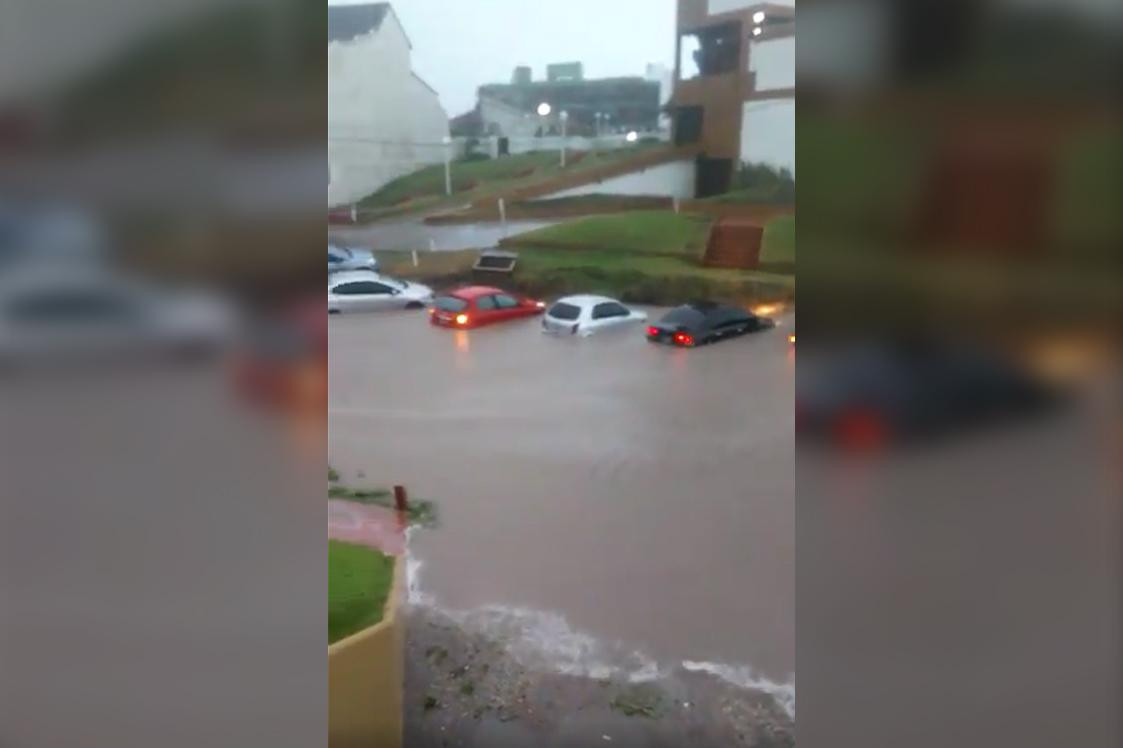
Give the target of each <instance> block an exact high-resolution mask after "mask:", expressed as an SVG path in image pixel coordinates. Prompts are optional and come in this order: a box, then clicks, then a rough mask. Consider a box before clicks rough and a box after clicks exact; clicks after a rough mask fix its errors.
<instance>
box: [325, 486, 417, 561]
mask: <svg viewBox="0 0 1123 748" xmlns="http://www.w3.org/2000/svg"><path fill="white" fill-rule="evenodd" d="M407 525H408V520H406V519H404V518H399V517H398V513H397V512H395V511H393V510H392V509H386V508H384V507H380V506H368V505H365V504H357V503H355V502H353V501H344V500H340V499H328V537H329V538H330V539H332V540H342V541H344V542H345V543H354V544H355V545H365V546H367V547H368V548H374V549H376V550H379V551H382V552H383V553H385V554H386V555H388V556H402V555H404V554H405V550H406V538H405V528H406V526H407Z"/></svg>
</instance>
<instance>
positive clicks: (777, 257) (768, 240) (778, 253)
mask: <svg viewBox="0 0 1123 748" xmlns="http://www.w3.org/2000/svg"><path fill="white" fill-rule="evenodd" d="M760 262H761V265H763V266H765V267H769V266H777V267H780V266H790V268H789V272H792V273H794V272H795V216H782V217H780V218H774V219H772V220H771V221H769V222H768V225H766V226H765V227H764V239H763V241H762V243H761V247H760Z"/></svg>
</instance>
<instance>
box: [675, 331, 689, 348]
mask: <svg viewBox="0 0 1123 748" xmlns="http://www.w3.org/2000/svg"><path fill="white" fill-rule="evenodd" d="M674 340H675V342H676V343H678V344H679V345H694V336H693V335H688V334H687V333H685V332H676V333H675V338H674Z"/></svg>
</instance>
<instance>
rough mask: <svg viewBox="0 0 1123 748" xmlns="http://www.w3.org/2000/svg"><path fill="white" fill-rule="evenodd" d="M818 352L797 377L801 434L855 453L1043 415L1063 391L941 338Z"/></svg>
mask: <svg viewBox="0 0 1123 748" xmlns="http://www.w3.org/2000/svg"><path fill="white" fill-rule="evenodd" d="M815 353H816V352H814V351H810V352H808V353H807V355H805V356H804V360H803V361H801V365H800V367H799V368H798V370H797V373H796V433H797V436H798V437H799V438H800V440H801V441H803V440H813V441H819V442H826V443H831V444H834V445H836V446H840V447H843V448H850V449H860V450H866V449H870V448H876V447H882V446H888V445H889V444H892V443H896V444H901V443H904V442H916V441H919V440H922V439H927V438H930V437H936V436H943V435H950V434H954V433H961V432H965V431H969V430H972V429H973V428H975V427H979V426H982V425H983V424H984V423H988V422H994V421H1003V420H1010V419H1013V418H1016V417H1018V416H1026V415H1032V414H1035V413H1040V412H1042V411H1043V410H1045V409H1047V408H1048V407H1049V406H1051V405H1054V404H1056V403H1058V402H1059V399H1058V395H1059V393H1057V392H1055V391H1054V390H1053V389H1052V388H1051V387H1049V386H1048V385H1046V384H1045V383H1043V382H1041V381H1039V380H1038V379H1037V378H1036V377H1035V376H1034V375H1033V374H1032V373H1030V372H1029V371H1028V370H1026V369H1024V368H1023V367H1021V366H1019V365H1018V364H1017V363H1016V362H1014V361H1012V360H1008V359H1006V358H1004V357H1003V356H1001V355H999V354H997V353H993V352H990V351H987V350H985V349H980V348H975V347H971V346H967V345H963V344H952V343H945V342H941V341H933V340H919V341H878V342H872V341H870V342H865V343H853V342H852V343H850V344H848V345H840V346H838V347H837V348H835V349H832V350H829V351H818V352H817V353H818V354H819V355H817V356H816V355H815Z"/></svg>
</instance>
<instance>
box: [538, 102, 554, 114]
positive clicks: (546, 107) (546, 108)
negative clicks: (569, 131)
mask: <svg viewBox="0 0 1123 748" xmlns="http://www.w3.org/2000/svg"><path fill="white" fill-rule="evenodd" d="M552 111H554V109H553V107H551V106H550V104H549V103H548V102H545V101H543V102H542V103H541V104H539V105H538V116H539V117H549V116H550V112H552Z"/></svg>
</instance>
